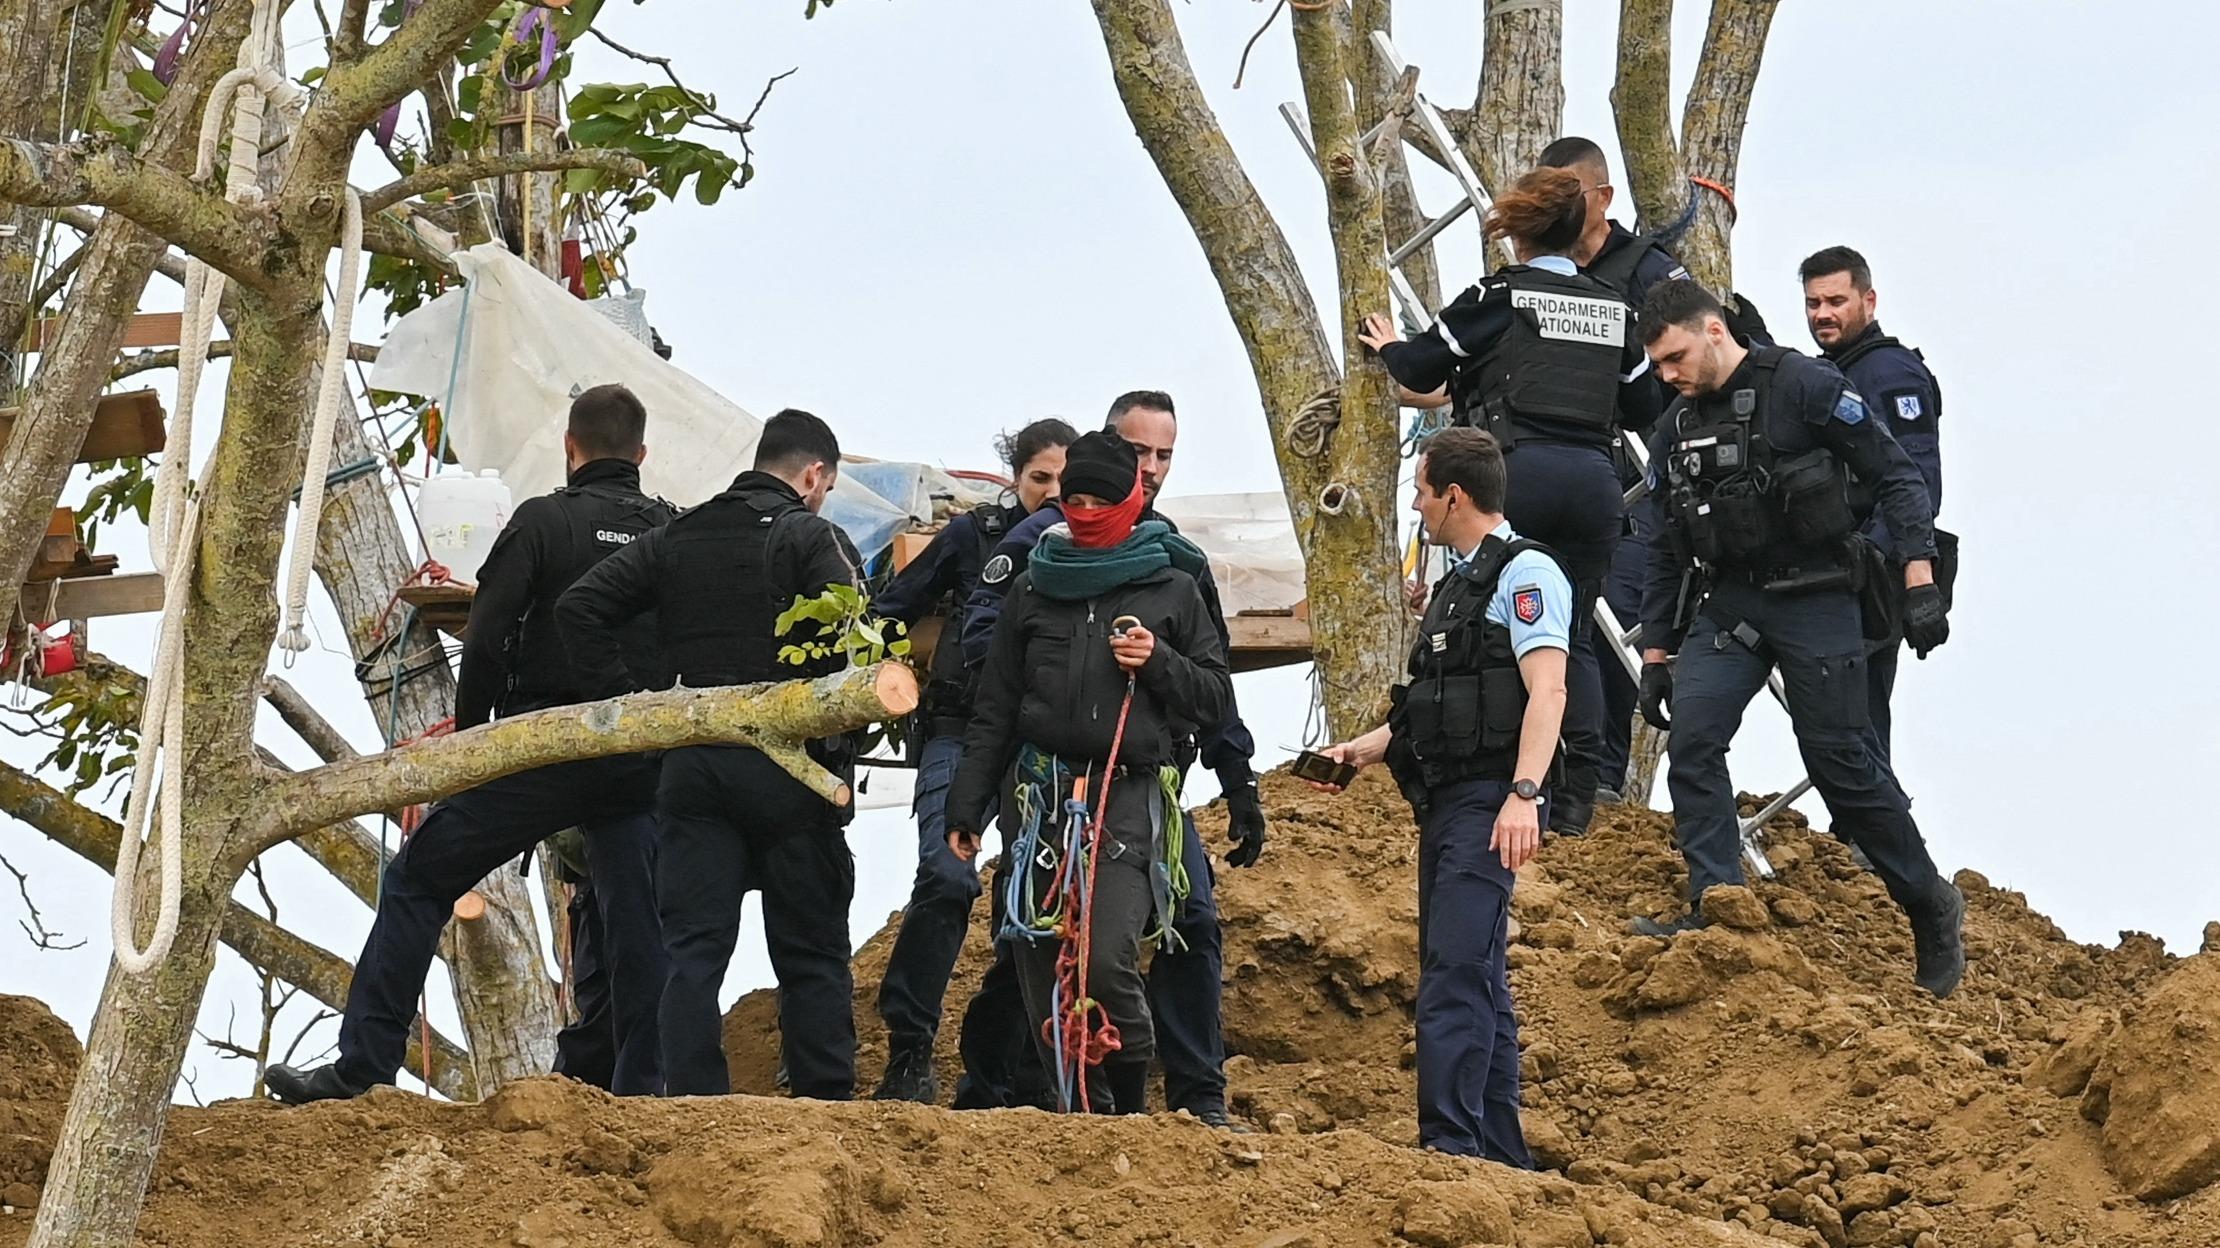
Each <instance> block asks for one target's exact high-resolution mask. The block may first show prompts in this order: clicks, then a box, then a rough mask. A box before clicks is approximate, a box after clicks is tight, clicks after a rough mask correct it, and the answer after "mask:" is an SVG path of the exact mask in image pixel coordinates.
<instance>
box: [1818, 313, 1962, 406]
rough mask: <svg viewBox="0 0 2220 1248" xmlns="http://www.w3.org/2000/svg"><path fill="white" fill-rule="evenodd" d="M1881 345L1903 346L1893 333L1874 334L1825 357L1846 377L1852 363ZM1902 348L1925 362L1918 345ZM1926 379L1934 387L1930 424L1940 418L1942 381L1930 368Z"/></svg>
mask: <svg viewBox="0 0 2220 1248" xmlns="http://www.w3.org/2000/svg"><path fill="white" fill-rule="evenodd" d="M1883 347H1904V343H1903V340H1902V339H1899V338H1898V337H1896V336H1895V335H1894V334H1875V335H1873V336H1872V337H1871V338H1862V339H1860V340H1859V341H1858V342H1857V343H1856V344H1854V345H1853V346H1851V348H1850V349H1849V350H1847V351H1844V352H1843V353H1842V354H1840V355H1832V356H1829V357H1827V359H1828V362H1829V363H1831V364H1833V365H1834V366H1835V367H1836V368H1838V369H1840V370H1842V375H1843V376H1845V377H1848V376H1849V375H1850V369H1851V368H1852V367H1853V366H1854V365H1856V364H1857V362H1858V361H1859V360H1862V359H1864V358H1865V357H1867V356H1869V355H1871V354H1873V353H1874V352H1876V351H1878V350H1880V349H1881V348H1883ZM1904 349H1905V350H1906V351H1909V352H1911V353H1912V356H1913V358H1915V359H1917V360H1918V361H1919V362H1920V363H1921V364H1925V363H1927V353H1926V352H1924V351H1922V350H1920V349H1919V348H1918V347H1904ZM1927 380H1928V382H1929V384H1930V385H1932V386H1933V387H1934V391H1935V410H1934V411H1932V412H1930V413H1928V416H1929V418H1930V423H1931V424H1932V423H1933V422H1939V421H1941V420H1942V382H1941V381H1940V380H1939V379H1938V378H1936V376H1935V373H1934V370H1932V369H1929V370H1928V373H1927ZM1876 397H1878V396H1876ZM1882 414H1883V415H1890V416H1893V413H1886V412H1884V413H1882Z"/></svg>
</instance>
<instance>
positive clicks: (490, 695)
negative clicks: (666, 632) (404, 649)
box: [455, 459, 672, 729]
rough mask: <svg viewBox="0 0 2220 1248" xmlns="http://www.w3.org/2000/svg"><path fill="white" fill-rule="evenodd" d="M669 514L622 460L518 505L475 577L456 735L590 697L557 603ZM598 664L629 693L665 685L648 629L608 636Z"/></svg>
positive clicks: (600, 463)
mask: <svg viewBox="0 0 2220 1248" xmlns="http://www.w3.org/2000/svg"><path fill="white" fill-rule="evenodd" d="M671 513H672V508H671V505H670V504H669V503H666V502H664V501H663V500H662V499H659V498H650V497H648V496H647V495H646V494H643V493H641V492H640V468H639V465H637V464H631V463H627V462H625V461H623V460H621V459H597V460H594V461H592V462H591V463H587V464H584V465H581V466H580V467H579V469H578V471H576V472H573V473H571V474H570V482H569V484H567V485H565V486H564V487H563V488H562V489H559V490H556V491H555V492H553V493H551V494H543V495H541V496H540V497H538V498H528V499H526V500H524V502H523V504H522V505H520V506H519V507H518V508H517V509H516V514H515V515H513V516H511V517H510V518H509V523H508V526H507V527H506V528H504V529H502V530H501V536H500V537H498V538H496V539H494V543H493V549H492V551H491V552H489V553H488V554H487V555H486V562H485V565H484V566H483V567H482V568H480V569H479V572H478V591H477V593H476V595H474V596H473V597H472V598H471V600H470V627H469V629H468V630H467V631H466V632H465V633H464V634H463V647H462V673H461V675H460V676H458V677H457V678H456V681H455V727H456V728H458V729H462V728H475V727H477V726H478V725H480V724H482V723H485V722H486V721H487V720H488V719H490V718H492V717H493V716H494V714H495V713H496V712H498V713H499V714H502V715H517V714H521V713H523V712H525V711H536V710H541V709H544V708H546V707H550V706H565V705H568V704H570V703H573V702H583V701H587V700H590V699H591V698H593V697H595V696H597V694H596V692H595V688H596V681H595V679H594V678H593V677H591V676H590V675H589V674H588V673H586V672H585V671H582V670H581V669H579V668H578V666H577V665H575V664H573V663H572V662H571V661H570V653H569V651H568V650H567V649H566V648H565V647H564V645H563V639H562V636H561V633H560V631H559V630H558V629H557V627H556V623H555V604H556V601H557V600H558V599H560V598H561V597H562V596H563V593H564V591H565V590H568V589H569V588H570V587H571V585H572V583H573V582H575V581H577V580H578V578H579V577H581V576H583V575H585V573H586V571H587V570H588V569H590V568H592V567H594V566H595V565H596V564H598V563H600V562H601V561H602V560H603V559H604V558H606V557H607V556H609V555H612V554H614V553H616V552H617V551H620V550H623V549H625V548H626V547H627V546H629V545H631V544H632V543H633V542H634V541H636V540H637V539H639V538H640V537H641V536H643V535H644V534H646V533H648V532H649V531H651V530H653V529H655V528H657V527H659V526H661V525H663V524H666V523H668V522H669V521H670V518H671ZM603 657H604V658H605V659H606V660H607V662H608V664H609V665H610V666H613V667H614V668H615V669H616V670H618V671H621V672H626V673H627V674H628V683H629V684H632V685H637V686H642V687H646V686H652V685H658V684H664V683H668V676H667V675H665V673H664V671H663V668H664V664H663V663H662V660H661V655H660V653H659V651H658V649H657V646H656V638H655V626H654V622H653V621H652V620H646V621H640V622H637V623H635V624H634V625H633V626H631V627H628V628H625V629H623V630H621V631H619V632H616V633H613V634H612V635H611V638H610V641H609V645H608V649H607V651H606V653H605V654H604V656H603Z"/></svg>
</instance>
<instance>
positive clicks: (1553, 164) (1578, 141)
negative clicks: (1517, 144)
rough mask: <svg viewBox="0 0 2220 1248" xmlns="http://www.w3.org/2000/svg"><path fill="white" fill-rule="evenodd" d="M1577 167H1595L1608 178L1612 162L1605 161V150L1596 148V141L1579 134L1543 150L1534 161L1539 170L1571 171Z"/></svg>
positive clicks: (1566, 137)
mask: <svg viewBox="0 0 2220 1248" xmlns="http://www.w3.org/2000/svg"><path fill="white" fill-rule="evenodd" d="M1575 165H1594V166H1596V167H1597V168H1599V169H1601V170H1603V172H1604V173H1605V175H1606V176H1608V175H1609V174H1610V172H1611V162H1610V161H1608V160H1606V159H1604V156H1603V149H1602V148H1600V147H1597V146H1596V144H1595V140H1593V139H1583V138H1581V137H1580V136H1579V135H1577V134H1568V135H1566V136H1565V137H1564V138H1561V139H1559V140H1557V141H1556V142H1554V143H1552V144H1550V145H1549V146H1548V147H1545V148H1543V149H1542V154H1541V155H1540V156H1539V157H1537V158H1536V159H1535V161H1534V167H1535V168H1537V169H1570V168H1572V167H1574V166H1575Z"/></svg>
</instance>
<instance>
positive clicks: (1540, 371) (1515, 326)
mask: <svg viewBox="0 0 2220 1248" xmlns="http://www.w3.org/2000/svg"><path fill="white" fill-rule="evenodd" d="M1589 198H1590V197H1589V196H1588V195H1586V194H1585V193H1584V192H1583V190H1582V186H1581V181H1580V178H1579V177H1578V176H1577V175H1576V174H1574V173H1573V172H1571V171H1570V170H1565V169H1536V170H1534V171H1533V172H1532V173H1529V174H1527V175H1526V176H1525V177H1523V178H1521V179H1519V181H1518V184H1517V185H1516V186H1514V187H1512V188H1511V190H1510V191H1508V192H1507V193H1505V194H1504V195H1502V196H1501V197H1499V198H1498V199H1497V200H1496V203H1495V206H1494V207H1493V208H1492V209H1490V210H1489V213H1488V223H1487V234H1488V237H1489V238H1490V239H1494V238H1497V237H1503V236H1508V237H1509V238H1510V239H1511V242H1512V246H1513V248H1514V249H1515V250H1516V251H1517V253H1518V255H1519V258H1520V263H1518V264H1514V265H1510V266H1508V267H1506V268H1503V269H1501V270H1499V271H1497V272H1495V273H1491V274H1489V275H1488V276H1487V277H1485V278H1483V279H1481V281H1480V282H1478V283H1477V284H1475V285H1473V286H1471V287H1469V288H1468V289H1466V290H1465V292H1464V293H1463V294H1461V295H1459V296H1458V297H1457V298H1456V299H1455V300H1454V301H1453V302H1451V303H1450V305H1449V306H1448V307H1446V308H1444V309H1442V312H1441V315H1440V316H1439V317H1437V318H1436V319H1435V321H1434V326H1433V329H1432V330H1431V331H1429V332H1427V333H1425V334H1421V335H1419V336H1418V337H1417V338H1414V339H1412V340H1411V341H1409V342H1399V341H1397V340H1396V339H1395V336H1394V327H1393V326H1392V324H1391V323H1390V322H1389V321H1388V319H1387V317H1385V316H1381V315H1374V316H1371V317H1368V318H1366V321H1365V326H1364V329H1363V331H1362V332H1361V333H1360V334H1359V338H1360V340H1361V341H1363V342H1364V343H1365V345H1367V346H1369V347H1372V348H1373V349H1374V350H1376V351H1378V352H1379V353H1380V361H1381V363H1383V364H1385V365H1387V369H1388V372H1389V373H1390V374H1391V375H1393V376H1394V378H1395V379H1396V381H1397V382H1399V383H1400V384H1401V385H1402V386H1403V387H1404V388H1405V389H1407V390H1412V391H1418V392H1424V391H1428V390H1432V389H1434V388H1435V387H1437V386H1439V385H1441V384H1442V383H1443V382H1444V381H1447V382H1448V383H1449V387H1450V395H1451V398H1452V400H1453V401H1454V403H1455V406H1456V420H1457V423H1458V424H1464V425H1473V426H1476V427H1479V428H1484V429H1487V430H1488V431H1489V432H1491V433H1493V434H1494V435H1495V438H1496V441H1497V443H1498V445H1500V446H1501V447H1502V450H1503V454H1504V457H1505V460H1506V462H1507V463H1508V464H1509V465H1510V474H1511V476H1510V497H1509V499H1508V501H1507V502H1506V504H1505V507H1506V509H1507V514H1508V515H1509V516H1510V518H1511V523H1512V524H1514V525H1516V526H1518V529H1519V531H1520V532H1521V533H1524V534H1526V535H1527V536H1529V537H1531V538H1533V539H1534V540H1535V541H1538V542H1544V543H1547V544H1548V546H1549V548H1550V549H1551V550H1552V551H1554V552H1556V554H1557V556H1558V557H1559V558H1560V559H1562V560H1563V561H1564V564H1565V568H1566V570H1567V572H1568V573H1570V574H1571V576H1572V578H1573V585H1574V589H1575V591H1576V594H1577V597H1578V602H1577V604H1576V605H1577V607H1578V611H1577V613H1576V617H1575V618H1574V619H1573V620H1571V621H1568V622H1567V623H1568V625H1569V626H1570V627H1571V628H1572V630H1573V635H1574V637H1575V638H1576V639H1578V638H1581V637H1583V636H1584V635H1585V634H1587V633H1589V632H1592V631H1593V624H1592V622H1591V621H1590V618H1589V615H1590V611H1591V610H1592V608H1593V606H1594V604H1595V602H1596V599H1597V597H1598V596H1599V595H1601V593H1602V592H1603V582H1604V578H1605V576H1606V575H1607V574H1608V573H1609V571H1610V569H1611V556H1612V551H1613V550H1614V549H1615V548H1616V547H1617V546H1618V544H1619V539H1620V537H1621V536H1622V535H1623V534H1624V532H1625V527H1626V502H1625V497H1624V487H1623V486H1622V485H1621V484H1620V482H1619V470H1618V468H1617V466H1616V465H1615V464H1614V463H1613V461H1612V453H1611V448H1612V444H1613V442H1614V441H1615V440H1616V439H1617V437H1618V436H1619V431H1620V430H1621V429H1622V428H1627V429H1635V430H1641V429H1647V428H1648V427H1649V426H1650V425H1651V424H1653V423H1654V422H1655V421H1656V419H1657V415H1658V411H1659V407H1660V397H1661V396H1660V393H1659V390H1658V387H1657V384H1656V383H1655V382H1654V381H1652V380H1651V379H1650V378H1648V377H1647V376H1645V374H1646V373H1647V372H1648V371H1649V361H1648V359H1646V358H1645V357H1644V356H1643V354H1642V347H1641V344H1640V342H1638V341H1637V339H1636V335H1635V334H1634V332H1633V330H1632V328H1631V326H1630V325H1629V322H1630V321H1631V320H1632V314H1631V309H1630V308H1629V307H1628V306H1627V304H1626V301H1625V300H1624V299H1623V298H1621V296H1620V295H1619V293H1618V292H1617V291H1616V290H1614V289H1612V288H1611V287H1610V286H1607V285H1605V284H1604V283H1603V282H1601V281H1598V280H1597V279H1595V278H1593V277H1588V276H1584V275H1583V274H1581V273H1580V272H1579V270H1578V268H1577V266H1576V265H1575V263H1574V261H1573V259H1572V252H1573V251H1574V250H1575V249H1576V248H1577V247H1578V246H1579V244H1580V242H1581V239H1582V236H1583V232H1584V231H1585V230H1586V229H1587V225H1588V207H1587V201H1588V199H1589ZM1567 681H1568V686H1569V690H1570V698H1571V703H1570V705H1569V707H1568V709H1567V711H1566V713H1565V722H1564V729H1563V731H1564V739H1565V783H1564V785H1563V787H1562V789H1561V790H1560V791H1559V793H1558V795H1557V800H1556V801H1554V802H1553V803H1552V804H1551V805H1552V813H1551V827H1552V829H1553V830H1554V831H1556V832H1559V833H1561V834H1564V835H1571V836H1577V835H1579V834H1581V833H1583V832H1585V831H1587V828H1588V822H1589V819H1590V817H1591V816H1592V815H1593V813H1594V810H1595V793H1596V789H1597V787H1598V783H1597V782H1598V776H1597V769H1598V767H1599V765H1600V761H1601V757H1602V752H1603V683H1602V674H1601V672H1600V671H1599V670H1598V657H1597V652H1596V650H1595V648H1594V646H1593V645H1592V644H1590V645H1578V644H1576V645H1575V646H1574V648H1573V651H1572V654H1571V657H1570V675H1569V676H1568V678H1567Z"/></svg>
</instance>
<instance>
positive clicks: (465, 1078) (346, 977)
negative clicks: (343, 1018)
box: [0, 762, 477, 1100]
mask: <svg viewBox="0 0 2220 1248" xmlns="http://www.w3.org/2000/svg"><path fill="white" fill-rule="evenodd" d="M0 811H5V812H7V813H8V814H10V815H13V816H15V817H16V818H18V819H21V820H22V821H23V822H25V823H27V824H29V825H30V826H31V827H32V828H33V829H35V830H37V831H39V832H41V833H44V834H45V835H46V836H47V838H48V839H50V840H52V841H54V842H55V843H56V844H58V845H60V846H62V847H63V848H64V849H67V850H69V851H70V852H72V853H74V854H76V855H77V856H78V857H80V858H83V859H85V860H87V861H88V862H91V863H93V864H94V865H95V866H98V867H100V868H102V869H103V870H106V871H109V872H113V871H114V870H115V868H116V846H117V845H118V844H119V843H121V840H122V834H123V830H122V828H121V827H119V826H118V825H117V824H116V822H115V821H114V820H112V819H109V818H107V817H106V816H104V815H102V814H100V813H99V812H98V811H95V810H92V809H90V808H88V807H85V806H82V805H79V804H78V803H76V802H73V801H71V800H70V799H69V798H68V797H67V796H65V795H64V794H63V793H61V792H60V791H59V790H57V789H54V788H51V787H49V786H47V785H45V784H43V783H41V782H40V781H39V780H37V779H36V778H35V777H33V776H31V775H30V774H28V773H26V772H23V771H20V770H18V769H16V768H14V767H12V766H9V765H8V764H6V763H4V762H0ZM223 942H224V943H225V944H227V945H229V946H231V948H232V950H233V951H234V952H236V953H237V954H238V955H239V956H240V957H242V958H245V959H246V960H247V961H248V962H250V963H253V964H254V965H255V966H257V967H261V968H263V969H265V970H268V971H271V972H273V973H275V974H276V975H277V977H278V978H279V979H282V980H284V981H285V982H287V983H289V984H293V985H296V986H298V987H299V988H300V989H301V990H302V991H304V992H306V993H308V994H309V995H310V996H312V997H314V998H316V999H317V1000H318V1001H321V1002H323V1003H324V1004H325V1005H328V1006H330V1007H331V1008H333V1009H335V1010H337V1009H344V1008H346V1005H347V985H348V982H349V981H350V980H351V979H353V977H354V968H352V967H351V966H349V965H348V964H347V960H346V959H345V958H342V957H340V956H339V955H337V954H335V953H332V952H331V951H330V950H328V949H324V948H321V947H319V946H317V945H315V944H313V943H311V942H309V941H306V940H303V939H301V938H300V937H299V936H296V935H294V934H293V933H291V932H289V931H286V930H285V929H284V928H282V927H279V926H278V925H277V924H275V923H272V922H271V921H269V920H268V919H266V918H264V917H262V916H261V915H259V914H256V913H255V912H254V911H253V910H251V909H249V908H247V907H246V906H243V905H241V904H239V903H238V902H236V901H233V902H229V903H227V905H226V908H225V910H224V919H223ZM421 1031H422V1028H420V1027H411V1028H410V1029H409V1058H408V1062H409V1066H410V1067H411V1068H412V1069H421V1068H422V1067H423V1060H424V1059H423V1055H422V1052H421V1051H420V1050H419V1049H418V1047H417V1038H418V1036H419V1034H420V1033H421ZM432 1086H433V1087H435V1088H438V1089H439V1090H440V1092H441V1093H442V1094H444V1095H446V1096H449V1097H453V1098H455V1099H457V1100H470V1099H475V1097H476V1095H477V1089H476V1086H475V1084H474V1082H473V1080H472V1078H471V1073H470V1055H469V1054H468V1053H466V1052H464V1051H463V1049H462V1047H461V1046H460V1045H458V1044H456V1043H455V1042H454V1041H452V1040H449V1039H448V1038H447V1037H445V1036H442V1035H440V1034H438V1033H437V1032H434V1033H433V1036H432Z"/></svg>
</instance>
